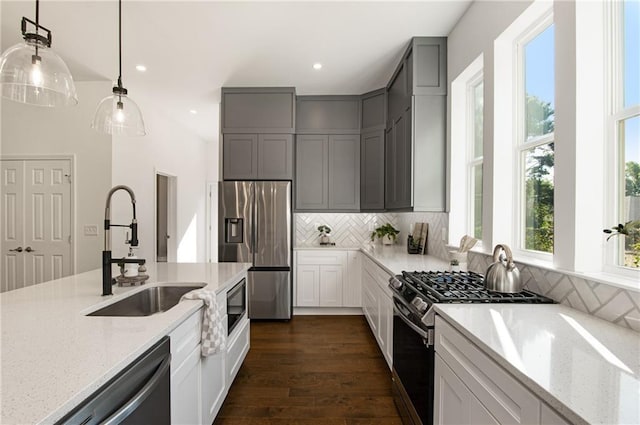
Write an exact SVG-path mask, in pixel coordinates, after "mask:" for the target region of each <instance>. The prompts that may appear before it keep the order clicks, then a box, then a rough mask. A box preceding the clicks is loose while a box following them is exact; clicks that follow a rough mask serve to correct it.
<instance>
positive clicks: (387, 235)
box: [371, 223, 400, 245]
mask: <svg viewBox="0 0 640 425" xmlns="http://www.w3.org/2000/svg"><path fill="white" fill-rule="evenodd" d="M398 233H400V231H399V230H398V229H396V228H395V227H393V225H392V224H391V223H387V224H385V225H382V226H380V227H378V228H376V229H375V230H374V231H373V232H371V241H375V239H376V238H379V239H382V244H383V245H393V244H394V243H395V242H396V237H397V236H398Z"/></svg>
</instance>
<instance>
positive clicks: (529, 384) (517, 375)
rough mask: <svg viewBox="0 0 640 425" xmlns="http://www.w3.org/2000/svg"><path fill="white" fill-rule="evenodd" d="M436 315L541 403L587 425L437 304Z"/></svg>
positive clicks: (582, 419)
mask: <svg viewBox="0 0 640 425" xmlns="http://www.w3.org/2000/svg"><path fill="white" fill-rule="evenodd" d="M434 306H435V311H436V313H437V314H439V315H440V316H442V318H443V319H444V320H446V321H447V323H449V324H450V325H451V326H453V327H454V328H455V329H456V330H457V331H459V332H460V333H462V334H463V335H464V336H465V337H466V338H467V339H469V340H470V341H471V342H472V343H473V344H475V345H476V346H478V348H480V350H481V351H482V352H483V353H485V354H486V355H487V356H489V357H490V358H491V360H493V361H495V362H496V363H497V364H498V365H500V367H502V368H503V369H504V370H505V371H506V372H507V373H509V374H510V375H511V376H513V377H514V379H516V380H517V381H519V382H520V383H522V384H523V385H524V386H525V387H526V388H527V389H528V390H529V391H531V392H532V393H534V394H535V395H536V396H538V397H539V398H540V399H542V401H544V402H545V403H547V404H548V405H549V406H551V407H552V408H553V409H555V410H556V411H557V412H558V413H560V414H561V415H562V416H564V417H565V419H567V420H569V421H570V422H571V423H572V424H584V425H589V422H588V421H586V420H585V419H584V418H583V417H582V416H580V415H579V414H577V413H576V412H574V411H573V410H572V409H571V408H570V407H569V406H567V405H566V404H564V403H563V402H562V401H560V400H558V399H557V398H556V397H555V396H554V395H553V394H551V393H550V392H549V391H547V390H546V389H544V388H543V387H541V386H540V384H538V383H537V382H536V381H534V380H533V379H531V378H530V377H529V376H527V374H525V373H524V372H522V371H521V370H520V369H518V368H517V367H515V366H514V365H513V364H512V363H511V362H509V361H508V360H507V359H505V358H504V357H502V356H501V355H500V354H499V353H497V352H495V351H494V350H493V349H492V348H491V347H490V346H489V345H487V344H486V343H484V342H483V341H482V340H481V339H479V338H477V337H476V336H475V335H474V334H473V333H472V332H470V331H469V330H468V329H467V328H466V327H465V326H463V325H461V324H460V323H458V321H456V320H455V319H454V318H453V317H452V316H450V315H448V314H447V313H446V312H445V311H443V310H441V309H440V307H439V306H438V304H434Z"/></svg>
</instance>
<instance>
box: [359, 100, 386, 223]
mask: <svg viewBox="0 0 640 425" xmlns="http://www.w3.org/2000/svg"><path fill="white" fill-rule="evenodd" d="M361 99H362V107H361V109H362V119H361V121H362V135H361V136H360V210H362V211H381V210H384V175H385V173H384V167H385V150H384V133H385V128H386V122H387V118H386V117H387V90H386V89H385V88H382V89H379V90H375V91H372V92H369V93H365V94H363V95H362V97H361Z"/></svg>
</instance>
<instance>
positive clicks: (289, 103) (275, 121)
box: [222, 87, 295, 134]
mask: <svg viewBox="0 0 640 425" xmlns="http://www.w3.org/2000/svg"><path fill="white" fill-rule="evenodd" d="M294 131H295V88H293V87H247V88H235V87H223V88H222V133H262V134H265V133H276V134H277V133H294Z"/></svg>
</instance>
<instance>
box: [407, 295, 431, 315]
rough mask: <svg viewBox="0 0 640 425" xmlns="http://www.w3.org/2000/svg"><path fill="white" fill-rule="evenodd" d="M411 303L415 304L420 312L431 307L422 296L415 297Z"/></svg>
mask: <svg viewBox="0 0 640 425" xmlns="http://www.w3.org/2000/svg"><path fill="white" fill-rule="evenodd" d="M411 305H413V306H414V307H415V308H416V309H417V310H418V311H419V312H420V313H424V312H425V311H427V308H429V306H428V305H427V303H426V302H425V301H424V300H423V299H422V298H420V297H415V298H414V299H413V301H411Z"/></svg>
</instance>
